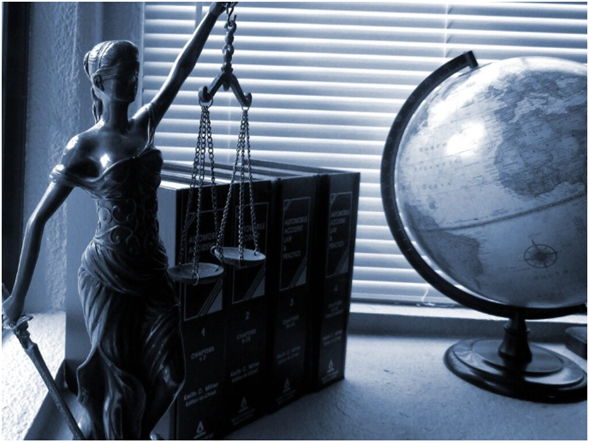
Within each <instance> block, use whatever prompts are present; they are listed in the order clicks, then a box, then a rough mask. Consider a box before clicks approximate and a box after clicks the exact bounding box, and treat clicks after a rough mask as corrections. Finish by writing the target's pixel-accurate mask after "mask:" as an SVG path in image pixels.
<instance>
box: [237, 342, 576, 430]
mask: <svg viewBox="0 0 589 443" xmlns="http://www.w3.org/2000/svg"><path fill="white" fill-rule="evenodd" d="M455 342H456V340H453V339H426V338H398V337H382V336H378V337H377V336H358V335H356V336H351V337H350V338H349V341H348V354H347V367H346V379H345V380H343V381H341V382H339V383H336V384H335V385H332V386H331V387H329V388H327V389H325V390H324V391H321V392H319V393H315V394H310V395H307V396H305V397H303V398H302V399H300V400H298V401H297V402H296V403H294V404H292V405H289V406H288V407H286V408H284V409H282V410H280V411H278V412H276V413H274V414H272V415H268V416H266V417H264V418H262V419H260V420H258V421H257V422H255V423H253V424H251V425H249V426H248V427H246V428H243V429H241V430H239V431H237V432H235V433H233V434H232V435H231V436H229V438H230V439H239V440H252V439H264V440H283V439H297V440H305V439H330V440H331V439H354V440H356V439H358V440H375V439H389V440H397V439H401V440H415V439H417V440H433V439H436V440H437V439H448V440H456V439H469V440H477V439H485V440H505V439H518V440H528V439H542V440H552V439H557V440H575V439H580V440H586V439H587V402H582V403H575V404H565V405H551V404H540V403H532V402H527V401H522V400H516V399H511V398H507V397H503V396H500V395H497V394H493V393H490V392H487V391H484V390H482V389H479V388H476V387H475V386H472V385H470V384H469V383H467V382H465V381H463V380H461V379H459V378H458V377H456V376H454V375H453V374H452V373H451V372H450V371H449V370H447V369H446V367H445V366H444V363H443V359H442V358H443V355H444V352H445V351H446V349H447V348H448V347H449V346H450V345H452V344H453V343H455ZM546 347H548V348H550V349H552V350H554V351H557V352H561V353H563V354H565V355H566V356H568V357H570V358H571V359H573V360H574V361H575V362H577V363H578V364H579V365H580V366H581V367H582V368H583V369H584V370H585V371H586V370H587V362H586V361H585V360H583V359H581V358H579V357H577V356H576V355H574V354H573V353H571V352H569V351H568V350H567V349H566V348H565V347H564V346H555V345H546Z"/></svg>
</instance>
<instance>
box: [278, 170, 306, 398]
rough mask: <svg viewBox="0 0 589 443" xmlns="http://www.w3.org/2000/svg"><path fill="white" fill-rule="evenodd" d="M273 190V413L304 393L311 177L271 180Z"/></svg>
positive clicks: (284, 177)
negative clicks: (274, 219) (274, 195)
mask: <svg viewBox="0 0 589 443" xmlns="http://www.w3.org/2000/svg"><path fill="white" fill-rule="evenodd" d="M274 186H275V192H276V205H275V209H274V214H275V217H276V221H275V222H274V223H273V227H274V229H275V234H274V235H273V239H274V245H273V246H275V251H276V252H275V254H273V259H272V260H270V261H269V262H270V264H271V265H272V267H271V265H270V264H269V266H268V269H269V275H270V276H271V278H269V288H270V289H269V293H270V301H271V302H270V306H271V312H272V315H270V316H269V318H270V323H269V328H270V331H271V333H270V338H271V339H270V342H269V351H270V352H269V355H270V380H269V382H270V386H269V407H270V409H271V410H275V409H278V408H280V407H283V406H285V405H287V404H289V403H291V402H293V401H295V400H296V399H298V398H299V397H300V396H302V395H303V394H304V393H305V390H306V380H305V348H306V334H307V328H308V326H307V321H308V315H307V313H308V304H309V286H310V279H309V256H310V254H311V245H312V243H311V240H312V228H313V214H314V208H315V192H316V189H315V180H314V179H313V177H300V176H295V177H286V176H283V177H281V178H279V179H278V180H275V181H274ZM274 257H275V258H274Z"/></svg>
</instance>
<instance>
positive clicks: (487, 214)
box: [392, 57, 587, 308]
mask: <svg viewBox="0 0 589 443" xmlns="http://www.w3.org/2000/svg"><path fill="white" fill-rule="evenodd" d="M396 155H397V157H396V162H395V166H394V168H395V169H394V174H392V175H394V177H395V180H394V184H393V185H394V186H395V196H396V203H397V207H398V209H399V213H400V216H401V219H402V224H403V226H404V228H405V230H406V232H407V234H408V235H409V237H410V239H411V240H412V242H413V243H414V245H415V247H416V248H417V250H418V251H419V253H420V254H421V255H422V256H424V257H425V258H426V261H428V263H429V264H430V265H431V266H432V267H433V268H434V269H436V271H437V272H438V273H439V274H440V275H442V276H444V278H446V279H448V280H450V281H452V282H453V283H454V284H455V285H457V286H458V287H460V288H461V289H463V290H465V291H467V292H469V293H472V294H474V295H475V296H476V297H481V298H485V299H490V300H492V301H495V302H499V303H502V304H506V305H509V306H515V307H522V308H554V307H566V306H575V305H579V304H582V303H585V301H586V299H587V166H586V165H587V67H586V66H584V65H582V64H579V63H575V62H571V61H566V60H560V59H555V58H544V57H523V58H512V59H508V60H504V61H500V62H495V63H491V64H489V65H486V66H482V67H477V68H475V69H472V70H470V71H468V72H465V73H464V74H462V75H457V76H453V77H450V78H449V79H447V80H445V81H444V82H442V84H441V85H440V86H438V87H437V88H435V89H434V90H433V91H432V92H431V93H430V94H429V95H428V96H427V97H426V98H425V99H424V100H423V101H422V102H421V103H420V104H419V107H418V108H417V110H416V111H415V112H414V114H413V116H412V117H411V119H410V121H409V122H408V123H407V125H406V128H405V130H404V132H403V135H402V139H401V142H400V145H399V147H398V152H397V154H396Z"/></svg>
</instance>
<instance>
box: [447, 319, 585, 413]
mask: <svg viewBox="0 0 589 443" xmlns="http://www.w3.org/2000/svg"><path fill="white" fill-rule="evenodd" d="M504 329H505V336H504V338H503V341H500V340H479V339H469V340H463V341H460V342H458V343H456V344H455V345H453V346H452V347H450V348H449V349H448V350H447V351H446V354H445V356H444V363H445V364H446V366H447V367H448V369H450V370H451V371H452V372H453V373H454V374H456V375H457V376H459V377H460V378H462V379H463V380H466V381H467V382H469V383H472V384H474V385H476V386H478V387H481V388H484V389H487V390H489V391H492V392H495V393H497V394H502V395H506V396H509V397H515V398H520V399H523V400H531V401H539V402H546V403H566V402H575V401H581V400H585V399H587V374H585V372H584V371H583V370H582V369H581V368H580V367H579V366H578V365H577V364H576V363H574V362H573V361H572V360H570V359H568V358H567V357H565V356H563V355H559V354H557V353H555V352H552V351H550V350H548V349H545V348H543V347H541V346H536V345H531V346H530V344H529V343H528V333H529V330H528V328H527V327H526V322H525V319H524V318H523V316H521V315H520V314H515V315H514V316H513V317H512V318H511V319H510V320H509V322H508V323H507V324H506V325H505V326H504Z"/></svg>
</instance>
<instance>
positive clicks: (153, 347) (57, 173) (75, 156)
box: [2, 3, 228, 440]
mask: <svg viewBox="0 0 589 443" xmlns="http://www.w3.org/2000/svg"><path fill="white" fill-rule="evenodd" d="M227 6H228V4H227V3H213V4H212V5H211V7H210V10H209V13H208V14H207V16H206V17H205V18H204V19H203V21H202V22H201V24H200V25H199V26H198V28H197V29H196V31H195V32H194V34H193V35H192V37H191V38H190V40H189V41H188V43H187V44H186V45H185V46H184V48H183V50H182V51H181V53H180V55H179V56H178V58H177V59H176V62H175V63H174V66H173V68H172V70H171V72H170V74H169V75H168V78H167V79H166V81H165V83H164V85H163V86H162V88H161V89H160V90H159V92H158V93H157V94H156V96H155V97H154V98H153V100H152V101H151V102H150V103H148V104H146V105H145V106H143V107H142V108H141V109H140V110H139V111H137V113H136V114H135V115H134V116H133V117H132V118H131V119H129V118H128V115H127V112H128V108H129V105H130V104H131V103H132V102H133V101H134V100H135V95H136V93H137V79H138V73H139V51H138V49H137V47H136V46H135V45H134V44H133V43H131V42H128V41H107V42H103V43H100V44H98V45H96V46H95V47H94V48H93V49H92V50H91V51H90V52H88V53H87V54H86V56H85V58H84V68H85V71H86V74H87V75H88V78H89V79H90V82H91V83H92V86H91V89H92V98H93V100H94V105H93V107H92V111H93V114H94V119H95V121H96V124H95V125H94V126H93V127H91V128H90V129H88V130H87V131H84V132H82V133H81V134H78V135H76V136H75V137H73V138H72V139H71V140H70V142H69V143H68V145H67V146H66V148H65V150H64V153H63V156H62V159H61V162H60V163H59V164H58V165H57V166H56V167H55V168H54V169H53V171H52V172H51V175H50V178H51V182H50V184H49V186H48V188H47V190H46V191H45V194H44V195H43V197H42V199H41V201H40V202H39V204H38V205H37V207H36V209H35V211H34V212H33V214H32V215H31V217H30V219H29V222H28V224H27V227H26V230H25V236H24V243H23V247H22V253H21V257H20V263H19V269H18V274H17V277H16V281H15V285H14V289H13V291H12V295H10V296H9V297H8V298H7V299H6V300H5V301H3V303H2V310H3V314H4V316H5V317H6V321H8V322H9V323H12V324H14V323H15V322H16V321H17V320H18V319H19V318H20V316H21V315H22V312H23V307H24V301H25V297H26V294H27V290H28V288H29V285H30V283H31V278H32V275H33V271H34V268H35V264H36V262H37V258H38V255H39V250H40V246H41V239H42V235H43V230H44V226H45V223H46V222H47V220H48V219H49V218H50V217H51V216H52V215H53V214H54V213H55V211H56V210H57V209H58V208H59V207H60V206H61V205H62V204H63V202H64V201H65V200H66V198H67V197H68V195H69V194H70V193H71V191H72V189H73V188H74V187H76V186H78V187H80V188H82V189H84V190H85V191H86V192H88V193H89V194H90V195H91V196H92V197H93V198H94V200H95V201H96V207H97V213H98V225H97V228H96V233H95V235H94V238H93V239H92V241H91V242H90V244H89V245H88V247H87V248H86V250H85V252H84V254H83V256H82V264H81V267H80V270H79V273H78V287H79V295H80V300H81V303H82V308H83V311H84V316H85V322H86V329H87V331H88V334H89V336H90V341H91V344H92V349H91V352H90V355H89V356H88V358H87V359H86V361H85V362H84V364H83V365H82V366H80V368H79V369H78V373H77V377H78V385H79V393H78V401H79V402H80V404H81V405H82V406H83V409H84V412H85V417H84V418H83V419H82V424H81V427H82V431H83V433H84V435H85V437H86V438H90V439H125V440H127V439H129V440H130V439H149V436H150V432H151V431H152V429H153V428H154V426H155V425H156V424H157V422H158V421H159V419H160V418H161V417H162V416H163V414H164V413H165V412H166V410H167V409H168V407H169V406H170V405H171V404H172V402H173V401H174V399H175V398H176V395H177V393H178V392H179V390H180V388H181V386H182V383H183V380H184V360H183V352H182V339H181V335H180V311H179V306H178V300H177V298H176V295H175V293H174V289H173V286H172V284H171V282H170V279H169V276H168V274H167V266H168V260H167V257H166V252H165V250H164V247H163V245H162V243H161V242H160V239H159V235H158V221H157V197H156V191H157V188H158V186H159V184H160V170H161V167H162V155H161V153H160V151H159V150H157V149H156V148H155V147H154V145H153V137H154V133H155V130H156V128H157V126H158V124H159V122H160V121H161V120H162V117H163V116H164V114H165V113H166V111H167V110H168V108H169V107H170V105H171V104H172V101H173V100H174V98H175V97H176V95H177V94H178V91H179V90H180V87H181V86H182V84H183V83H184V81H185V80H186V79H187V77H188V76H189V74H190V73H191V71H192V69H193V68H194V66H195V64H196V62H197V60H198V57H199V56H200V54H201V52H202V49H203V46H204V44H205V42H206V40H207V38H208V36H209V34H210V32H211V30H212V28H213V26H214V24H215V22H216V21H217V19H218V17H219V16H220V15H221V13H223V11H224V10H225V9H226V7H227Z"/></svg>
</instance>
